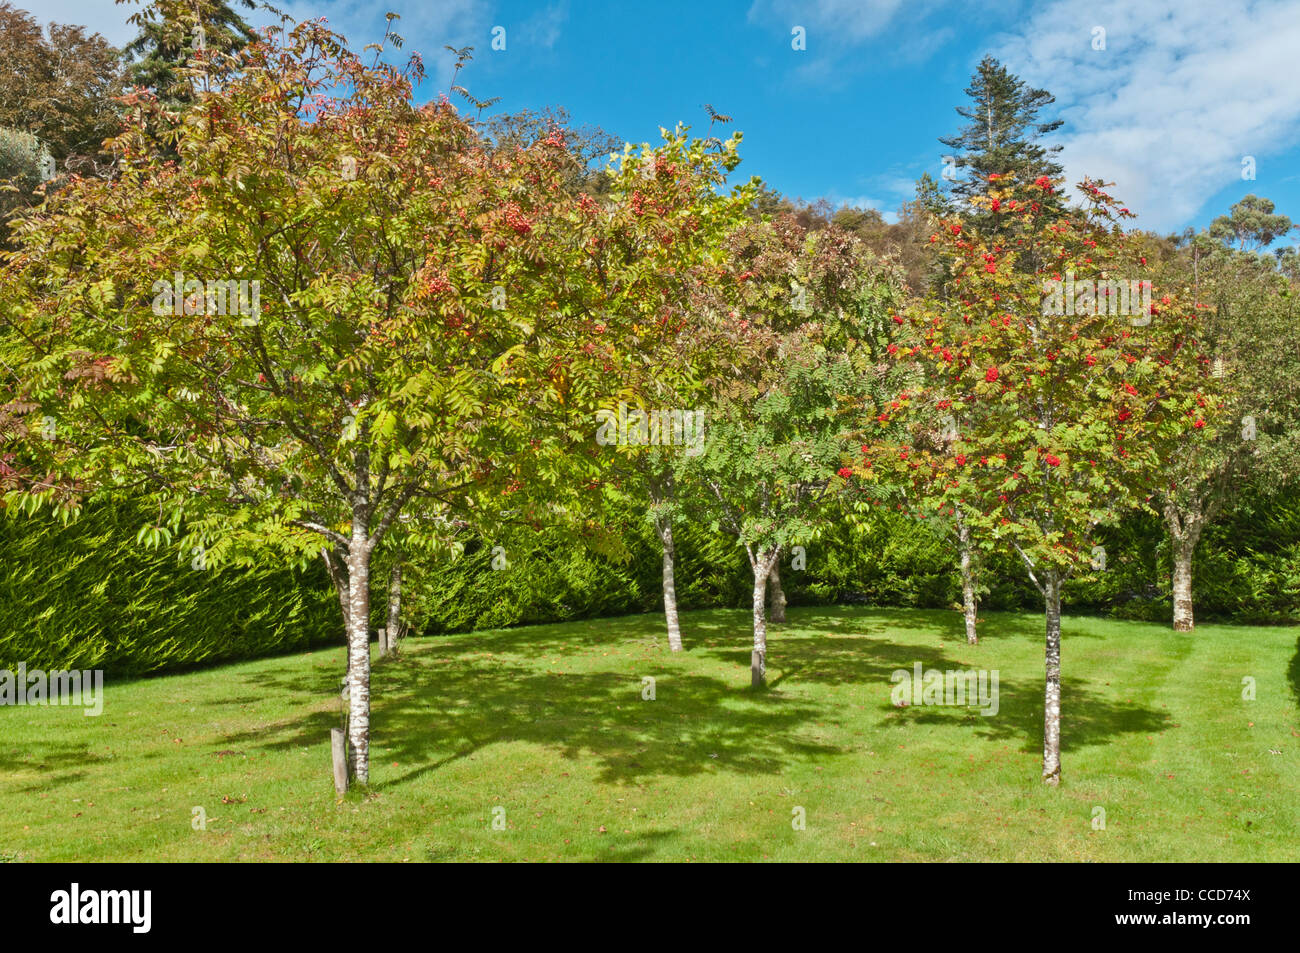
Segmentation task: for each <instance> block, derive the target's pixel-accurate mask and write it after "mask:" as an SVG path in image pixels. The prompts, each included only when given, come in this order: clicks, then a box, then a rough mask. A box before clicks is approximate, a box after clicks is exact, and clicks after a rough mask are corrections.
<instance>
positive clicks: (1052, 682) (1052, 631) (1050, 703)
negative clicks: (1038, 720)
mask: <svg viewBox="0 0 1300 953" xmlns="http://www.w3.org/2000/svg"><path fill="white" fill-rule="evenodd" d="M1044 575H1045V578H1044V585H1043V592H1044V600H1045V602H1046V609H1047V611H1046V616H1047V641H1046V648H1045V652H1044V655H1045V660H1046V666H1045V667H1046V674H1047V677H1046V682H1045V690H1044V693H1043V781H1044V783H1046V784H1050V785H1053V786H1055V785H1057V784H1060V783H1061V581H1060V578H1059V577H1058V576H1057V574H1056V572H1055V571H1054V570H1048V571H1047V572H1046V573H1045V574H1044Z"/></svg>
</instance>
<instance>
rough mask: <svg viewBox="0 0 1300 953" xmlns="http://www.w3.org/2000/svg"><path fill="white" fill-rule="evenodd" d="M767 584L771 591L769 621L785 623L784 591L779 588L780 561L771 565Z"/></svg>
mask: <svg viewBox="0 0 1300 953" xmlns="http://www.w3.org/2000/svg"><path fill="white" fill-rule="evenodd" d="M767 584H768V585H769V586H770V587H771V589H772V594H771V596H770V600H771V606H772V608H771V613H770V615H771V619H772V621H773V622H784V621H785V605H786V602H785V590H784V589H782V588H781V560H779V559H778V560H777V561H776V562H774V563H772V571H771V572H770V573H768V574H767Z"/></svg>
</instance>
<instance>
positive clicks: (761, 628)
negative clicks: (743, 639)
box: [749, 550, 780, 688]
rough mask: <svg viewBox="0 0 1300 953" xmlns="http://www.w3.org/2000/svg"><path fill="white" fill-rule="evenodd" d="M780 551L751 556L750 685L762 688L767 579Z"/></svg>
mask: <svg viewBox="0 0 1300 953" xmlns="http://www.w3.org/2000/svg"><path fill="white" fill-rule="evenodd" d="M779 555H780V550H760V551H759V552H758V555H757V557H756V558H755V557H752V556H751V562H750V565H751V566H752V567H753V569H754V648H753V650H752V651H751V652H750V654H749V684H750V687H752V688H761V687H762V686H763V685H764V684H765V683H766V680H767V577H768V576H769V575H770V574H771V572H772V566H773V565H774V564H775V562H776V560H777V558H778V557H779Z"/></svg>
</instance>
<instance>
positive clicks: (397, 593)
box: [388, 563, 402, 655]
mask: <svg viewBox="0 0 1300 953" xmlns="http://www.w3.org/2000/svg"><path fill="white" fill-rule="evenodd" d="M401 635H402V564H401V563H398V564H397V565H395V566H394V567H393V571H392V572H391V573H390V574H389V576H388V654H389V655H395V654H396V653H397V640H398V639H399V638H400V637H401Z"/></svg>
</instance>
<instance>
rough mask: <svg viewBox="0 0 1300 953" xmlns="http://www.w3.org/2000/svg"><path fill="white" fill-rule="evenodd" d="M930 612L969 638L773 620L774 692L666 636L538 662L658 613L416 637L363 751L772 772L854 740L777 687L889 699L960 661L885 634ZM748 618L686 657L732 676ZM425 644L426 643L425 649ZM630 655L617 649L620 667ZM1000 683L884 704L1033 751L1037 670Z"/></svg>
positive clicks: (1070, 735)
mask: <svg viewBox="0 0 1300 953" xmlns="http://www.w3.org/2000/svg"><path fill="white" fill-rule="evenodd" d="M1009 618H1014V617H1009ZM652 620H653V621H652ZM938 622H943V623H944V628H943V637H944V639H945V640H946V639H947V637H948V634H949V633H951V634H952V636H953V637H954V639H955V640H961V641H962V642H963V644H964V635H963V629H962V628H961V620H960V616H956V617H955V619H953V618H950V617H949V616H948V614H947V613H943V612H936V613H935V614H934V616H933V618H931V617H928V616H927V617H926V618H923V619H918V617H917V615H916V614H915V613H907V614H902V613H897V612H890V611H888V610H872V609H849V610H842V611H841V610H834V611H827V610H816V609H807V610H795V611H793V612H792V614H791V621H790V623H789V624H788V627H789V628H790V629H792V630H796V631H797V630H811V631H816V630H819V629H820V630H823V631H825V633H826V634H822V635H811V636H800V637H796V638H790V639H786V640H782V639H781V638H780V630H775V631H774V634H773V639H774V643H773V649H774V652H775V653H776V654H775V656H774V671H775V672H776V673H779V674H775V676H774V678H773V680H772V681H773V684H772V687H773V688H776V689H778V690H776V691H767V692H749V691H747V690H746V688H745V684H744V683H745V681H747V679H744V680H742V679H741V678H740V677H738V678H737V679H736V680H729V679H723V678H717V677H713V676H709V675H704V674H699V673H690V672H683V671H681V670H680V669H678V668H674V667H671V666H663V665H659V664H657V663H658V662H659V661H660V660H661V659H666V658H667V649H666V647H665V648H663V656H662V657H656V655H655V654H647V656H646V657H645V658H644V659H642V660H637V665H635V666H633V671H632V672H629V671H626V670H624V671H606V672H576V673H573V672H560V671H548V670H547V669H546V668H544V667H542V666H543V664H544V663H545V661H546V660H548V659H549V660H551V661H556V660H563V659H564V658H567V657H570V656H575V655H582V656H584V657H585V658H587V659H590V658H591V657H592V653H593V650H594V649H595V650H598V649H600V648H603V647H611V648H612V647H614V646H621V645H625V644H626V643H629V642H632V643H640V644H642V645H646V646H647V648H649V647H650V646H651V644H654V645H655V646H657V645H658V643H659V642H661V641H662V636H661V633H660V630H659V626H658V624H657V617H653V616H652V617H651V618H647V617H646V616H632V617H623V618H617V619H597V620H589V621H586V622H583V623H570V624H568V625H564V626H558V625H557V626H535V627H531V628H530V629H529V630H528V631H527V632H523V631H520V630H517V629H516V630H497V631H495V632H487V633H479V634H476V635H473V636H468V637H463V638H461V637H453V638H456V642H455V643H450V644H448V645H446V646H445V647H443V646H435V645H433V644H432V643H433V641H434V640H420V642H419V644H416V645H412V646H411V650H410V651H408V653H407V654H406V656H405V657H404V658H402V659H400V660H396V661H389V660H385V661H381V662H379V663H378V664H377V665H376V667H375V670H374V676H373V683H372V692H373V695H372V705H373V708H372V713H371V727H372V731H373V739H374V740H373V744H374V745H375V746H376V749H375V750H374V753H373V755H372V758H373V760H375V761H388V760H392V761H395V762H396V763H398V764H399V765H402V766H410V768H409V770H407V771H406V772H405V773H403V774H402V775H400V776H398V777H396V778H394V779H392V780H383V781H380V782H379V783H378V784H377V785H376V786H377V787H381V788H388V787H394V786H398V785H402V784H405V783H408V782H410V781H413V780H416V779H418V778H420V777H422V776H424V775H426V774H428V773H430V772H434V771H437V770H438V769H439V768H441V767H444V766H446V765H448V764H451V763H454V762H457V761H460V760H462V759H466V758H470V757H473V756H474V755H476V754H477V753H478V752H481V751H483V750H485V749H487V748H489V747H490V746H492V745H496V744H508V743H511V742H525V743H529V744H534V745H539V746H542V747H545V748H548V749H551V750H553V751H557V752H559V753H560V756H561V757H562V758H564V759H566V760H570V761H574V762H577V761H579V760H584V759H594V760H595V761H596V763H597V764H598V766H599V771H598V775H597V780H598V781H600V782H602V783H607V784H626V783H635V782H636V781H638V780H639V779H643V778H653V777H656V776H679V777H681V776H691V775H697V774H702V773H704V772H713V771H726V772H732V773H740V774H774V773H777V772H780V771H781V770H782V769H783V768H784V767H785V766H787V765H788V764H790V763H792V762H799V761H811V760H814V759H818V758H824V757H826V756H831V755H836V754H844V753H847V752H848V750H849V749H847V748H842V747H837V746H835V745H830V744H825V743H818V742H813V741H811V740H810V739H809V738H808V737H807V736H806V734H805V732H803V731H802V729H803V728H804V726H805V725H806V724H807V723H815V722H818V721H821V720H824V719H826V718H827V717H838V716H839V714H840V712H839V710H838V708H837V707H836V703H832V702H830V701H826V702H824V703H822V702H816V701H810V700H807V699H805V698H799V697H796V696H794V695H792V694H791V693H783V692H781V691H780V690H779V688H780V686H781V685H782V684H784V683H787V682H791V683H798V682H815V683H820V684H829V685H842V684H855V685H863V686H864V687H867V688H868V690H871V691H875V690H879V691H880V692H881V697H882V699H887V698H888V692H889V689H890V688H891V687H892V684H893V683H892V681H891V678H890V676H891V675H892V674H893V673H894V672H895V671H896V670H898V669H904V670H909V671H910V670H911V668H912V666H913V664H914V663H916V662H920V663H921V664H922V665H923V666H924V667H925V668H938V669H941V670H948V669H959V668H961V667H962V664H961V663H959V662H957V661H956V660H953V659H950V658H948V657H947V656H946V655H945V654H944V652H943V650H942V649H941V648H940V647H939V646H938V644H936V645H934V646H925V645H917V644H909V643H897V642H894V641H891V638H890V636H891V634H893V633H894V632H896V631H897V630H899V629H908V630H918V629H921V630H926V629H930V628H933V627H934V626H935V625H936V623H938ZM748 623H749V616H748V613H747V612H745V611H743V610H716V611H710V612H703V613H692V614H691V616H690V618H689V625H688V628H689V631H690V636H689V638H690V642H689V645H690V649H689V654H691V655H696V654H699V655H705V656H707V657H711V658H714V659H718V660H720V661H724V662H726V663H727V664H728V665H735V666H736V671H737V673H738V676H739V674H740V673H745V672H747V670H748V666H749V641H748V638H747V635H746V633H747V631H748ZM575 629H576V631H575ZM1017 629H1018V627H1017V626H1014V625H1008V626H1006V627H1004V632H1006V633H1008V634H1013V635H1019V634H1020V633H1019V632H1018V631H1017ZM428 648H433V649H435V650H434V651H425V650H422V649H428ZM522 650H526V651H527V652H528V654H529V656H530V658H531V659H533V660H535V661H534V662H533V663H532V664H525V663H520V662H518V661H516V660H514V659H512V658H511V655H513V654H518V653H519V652H521V651H522ZM626 663H627V660H626V659H623V660H620V662H619V663H618V664H626ZM638 668H639V669H640V670H639V671H637V669H638ZM340 674H341V672H340ZM643 675H654V676H655V677H656V678H657V679H658V682H657V684H656V696H657V697H656V700H655V701H646V700H643V699H642V695H641V693H642V688H643V685H642V682H641V678H642V676H643ZM249 680H250V682H252V683H260V684H262V685H264V686H265V687H271V688H274V689H276V690H278V691H284V692H292V693H302V694H308V695H316V696H317V697H321V698H329V697H330V695H331V694H332V693H333V692H334V691H335V690H336V688H337V685H338V682H337V676H336V675H334V674H333V673H330V672H328V671H325V670H321V669H313V670H312V671H310V672H303V671H301V670H299V671H296V672H295V671H292V670H289V669H280V668H277V669H274V670H272V671H269V672H263V673H257V674H256V675H250V679H249ZM871 686H877V687H878V689H875V688H871ZM999 689H1000V702H1001V708H1000V711H999V713H998V715H996V716H993V717H989V718H986V717H982V716H979V715H978V714H976V713H975V711H974V710H973V709H969V708H934V707H911V708H904V709H895V708H893V707H892V706H891V705H890V704H889V703H888V701H883V702H882V710H883V711H884V713H885V725H886V726H889V725H897V726H899V727H902V726H905V725H906V724H909V723H917V724H942V725H952V726H958V727H963V728H967V729H969V728H974V729H975V730H976V731H977V732H978V734H980V735H981V736H983V737H986V738H989V739H993V740H1002V739H1008V738H1014V739H1019V740H1020V741H1021V742H1022V743H1023V746H1024V749H1025V750H1036V749H1037V748H1038V747H1039V746H1041V743H1042V712H1043V708H1042V684H1041V682H1038V683H1034V684H1031V683H1029V682H1024V683H1019V682H1015V681H1006V680H1002V681H1001V682H1000V686H999ZM1063 704H1064V712H1063V728H1062V735H1063V740H1062V745H1063V747H1064V748H1065V749H1067V750H1069V749H1072V748H1076V747H1079V746H1083V745H1091V744H1099V743H1104V742H1105V741H1107V740H1108V739H1111V738H1113V737H1116V736H1118V735H1120V734H1124V733H1130V732H1155V731H1160V730H1163V729H1164V728H1165V727H1167V726H1168V724H1169V717H1168V715H1166V714H1163V713H1159V712H1156V711H1153V710H1150V709H1147V708H1144V707H1142V706H1136V705H1132V704H1116V703H1114V702H1111V701H1109V700H1107V699H1105V698H1103V697H1101V696H1098V695H1096V694H1095V693H1093V692H1091V691H1089V690H1088V689H1087V688H1086V687H1085V686H1084V683H1083V682H1082V681H1077V680H1067V681H1066V683H1065V692H1064V702H1063ZM340 724H341V716H340V712H339V709H338V708H337V707H336V706H334V705H331V706H330V710H329V711H319V710H318V711H315V712H311V713H308V714H305V715H304V716H302V717H298V718H292V719H288V720H285V721H282V722H279V723H277V724H274V725H270V726H266V727H260V728H258V729H256V730H250V731H243V732H239V733H235V734H229V735H226V736H225V737H224V739H223V741H222V744H223V745H225V746H230V747H239V746H240V745H248V746H250V747H255V748H261V749H267V750H287V749H292V748H298V747H301V746H303V745H323V744H324V739H326V738H327V737H328V733H329V729H330V728H333V727H337V726H339V725H340Z"/></svg>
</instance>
